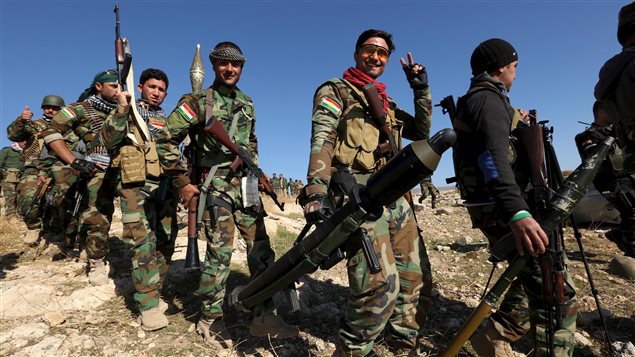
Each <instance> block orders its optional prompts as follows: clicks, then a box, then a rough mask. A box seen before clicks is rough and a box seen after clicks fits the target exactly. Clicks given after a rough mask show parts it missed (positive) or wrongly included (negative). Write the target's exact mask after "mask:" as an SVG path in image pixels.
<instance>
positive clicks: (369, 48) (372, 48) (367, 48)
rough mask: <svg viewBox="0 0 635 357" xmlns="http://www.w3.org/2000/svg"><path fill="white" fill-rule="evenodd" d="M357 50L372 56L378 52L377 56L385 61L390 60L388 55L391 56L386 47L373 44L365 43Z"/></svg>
mask: <svg viewBox="0 0 635 357" xmlns="http://www.w3.org/2000/svg"><path fill="white" fill-rule="evenodd" d="M357 52H359V53H360V54H362V55H364V56H372V55H373V54H374V53H377V57H379V59H381V60H384V61H386V60H388V57H389V56H390V53H389V52H388V50H387V49H385V48H384V47H381V46H377V45H371V44H368V45H363V46H362V47H360V48H359V49H358V50H357Z"/></svg>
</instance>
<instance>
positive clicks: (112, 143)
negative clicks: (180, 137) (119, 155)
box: [99, 102, 166, 151]
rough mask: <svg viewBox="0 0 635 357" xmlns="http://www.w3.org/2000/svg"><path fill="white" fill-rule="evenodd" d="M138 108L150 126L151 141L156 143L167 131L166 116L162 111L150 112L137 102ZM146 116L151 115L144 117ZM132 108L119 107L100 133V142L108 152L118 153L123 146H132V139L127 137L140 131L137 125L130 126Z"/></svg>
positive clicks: (110, 115)
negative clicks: (162, 133)
mask: <svg viewBox="0 0 635 357" xmlns="http://www.w3.org/2000/svg"><path fill="white" fill-rule="evenodd" d="M137 108H138V112H139V114H140V115H141V116H142V119H143V120H144V121H145V123H146V125H148V133H149V134H150V136H151V137H150V140H152V141H154V140H155V139H156V137H157V136H158V135H159V132H160V131H161V130H165V121H166V116H165V114H164V112H163V111H162V110H158V111H148V110H147V109H146V107H144V106H143V104H141V102H137ZM144 113H145V114H150V115H147V116H145V117H144ZM129 115H130V106H129V105H127V106H121V105H119V106H117V109H116V110H115V111H113V112H112V113H110V114H109V115H108V118H106V121H104V125H103V126H102V128H101V130H100V131H99V142H100V143H101V144H103V145H104V146H105V147H106V148H107V149H108V150H110V151H116V150H117V149H118V148H120V147H121V146H123V145H128V144H130V139H127V138H126V136H127V134H128V133H130V134H134V133H135V131H140V130H139V129H138V128H137V126H136V125H129V124H128V123H129Z"/></svg>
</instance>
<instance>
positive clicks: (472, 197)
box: [452, 82, 522, 205]
mask: <svg viewBox="0 0 635 357" xmlns="http://www.w3.org/2000/svg"><path fill="white" fill-rule="evenodd" d="M483 90H488V91H491V92H493V93H496V94H497V95H498V96H499V97H500V100H501V102H502V103H503V105H504V106H505V109H506V111H507V112H508V114H509V120H510V123H511V127H510V133H513V130H514V129H515V128H516V126H517V124H518V123H519V122H520V121H521V120H522V119H521V117H520V113H519V112H518V111H517V110H515V109H514V107H513V106H512V105H511V104H510V103H509V102H508V101H507V99H506V98H505V97H504V96H503V94H502V93H501V92H500V90H499V89H498V88H496V87H495V86H494V85H492V84H490V83H488V82H483V85H477V86H474V87H472V88H470V90H469V91H468V92H467V93H466V94H465V95H464V96H462V97H460V98H459V100H458V101H457V115H456V119H455V121H454V123H453V126H454V130H455V131H457V133H459V134H460V132H463V134H462V135H472V128H471V126H470V125H469V124H468V122H467V121H466V118H464V110H465V102H466V100H467V99H468V98H469V97H470V96H471V95H473V94H474V93H477V92H480V91H483ZM515 142H516V139H515V138H514V137H513V134H510V145H509V149H508V154H507V159H508V160H509V163H510V164H511V165H512V169H513V170H514V173H515V174H516V173H517V170H516V165H515V163H516V157H517V155H516V148H515V147H514V143H515ZM473 150H474V148H472V147H466V148H463V147H461V146H460V144H459V143H457V145H455V146H454V148H453V152H452V159H453V161H454V169H455V175H456V178H457V182H458V187H459V191H460V194H461V198H462V199H463V200H465V201H466V205H470V204H476V205H478V204H486V203H493V198H492V197H491V194H490V193H489V190H488V189H487V186H486V185H485V182H484V179H483V173H482V172H481V170H480V169H479V167H478V166H477V165H475V164H474V163H473V162H470V161H468V158H470V157H473V155H467V154H466V153H472V152H473ZM519 176H520V175H519Z"/></svg>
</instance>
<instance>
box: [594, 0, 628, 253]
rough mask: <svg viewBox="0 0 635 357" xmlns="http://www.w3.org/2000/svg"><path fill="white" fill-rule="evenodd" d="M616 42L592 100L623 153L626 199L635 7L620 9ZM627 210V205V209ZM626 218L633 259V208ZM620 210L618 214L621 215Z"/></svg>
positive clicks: (623, 232)
mask: <svg viewBox="0 0 635 357" xmlns="http://www.w3.org/2000/svg"><path fill="white" fill-rule="evenodd" d="M617 40H618V41H619V43H620V44H621V45H622V52H620V53H619V54H617V55H615V56H613V58H611V59H610V60H608V61H607V62H606V63H605V64H604V66H603V67H602V69H601V70H600V75H599V77H600V78H599V80H598V83H597V84H596V86H595V98H596V99H597V100H598V101H601V102H602V106H603V107H604V109H605V110H606V112H607V113H608V117H609V119H610V120H611V121H612V123H613V127H614V128H615V133H616V134H617V139H618V145H619V146H620V147H621V149H622V157H623V159H624V173H625V176H626V177H625V178H624V179H622V180H621V181H624V180H626V181H625V182H623V183H622V185H623V186H624V187H626V190H627V191H628V192H627V195H631V197H633V196H632V195H634V194H635V192H633V191H634V190H633V187H635V181H634V179H633V178H634V177H635V176H634V175H635V100H633V96H634V95H635V80H633V79H634V78H635V3H630V4H628V5H625V6H624V7H622V9H621V10H620V12H619V15H618V25H617ZM629 206H630V205H629ZM627 210H629V211H630V213H629V214H626V215H624V214H623V213H622V214H621V215H622V221H623V222H622V225H621V226H620V228H621V229H620V233H621V236H622V237H621V239H622V244H621V246H620V248H622V249H623V250H624V251H625V252H626V255H627V256H629V257H632V258H635V224H628V222H626V223H625V222H624V221H625V220H626V221H631V222H632V221H635V208H631V207H629V208H627ZM622 211H623V210H620V213H621V212H622ZM629 216H630V218H629Z"/></svg>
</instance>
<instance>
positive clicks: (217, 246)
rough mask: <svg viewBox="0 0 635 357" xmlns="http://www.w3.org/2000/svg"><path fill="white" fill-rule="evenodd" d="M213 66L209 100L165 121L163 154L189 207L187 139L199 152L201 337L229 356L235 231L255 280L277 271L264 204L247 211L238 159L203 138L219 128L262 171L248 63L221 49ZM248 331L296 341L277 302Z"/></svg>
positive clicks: (189, 98)
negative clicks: (245, 78)
mask: <svg viewBox="0 0 635 357" xmlns="http://www.w3.org/2000/svg"><path fill="white" fill-rule="evenodd" d="M210 60H211V62H212V66H213V69H214V72H215V74H216V77H215V81H214V83H213V85H212V86H211V87H209V88H207V89H206V90H205V91H203V92H197V93H191V94H186V95H185V96H183V97H182V98H181V99H180V100H179V104H178V106H177V108H176V109H175V110H174V111H173V112H172V113H171V114H170V116H169V117H168V120H167V128H168V132H169V133H168V134H169V135H168V136H166V137H165V138H161V137H160V138H159V140H158V148H159V156H160V158H161V162H162V165H163V168H164V170H165V172H166V173H167V174H170V175H172V176H174V179H173V181H174V184H175V186H176V187H177V188H178V189H179V190H180V196H181V199H182V200H183V201H184V202H185V204H186V206H187V205H188V203H189V201H190V200H191V199H192V197H193V196H194V195H196V194H198V193H199V188H198V187H196V186H195V185H193V184H192V183H191V181H190V179H189V178H188V176H186V173H187V171H186V170H185V168H184V167H183V165H182V164H181V163H180V162H179V159H178V144H179V143H180V142H181V140H183V138H185V136H186V135H187V134H188V133H189V135H190V136H191V137H192V142H193V143H194V144H195V145H196V146H197V148H196V153H197V157H196V158H195V164H194V165H195V166H196V167H195V168H194V169H195V170H196V171H195V172H198V173H199V174H200V175H198V176H200V182H205V183H203V185H202V186H201V187H200V188H201V191H202V192H203V193H204V194H203V195H202V196H201V197H200V198H199V200H202V202H204V203H205V207H207V209H206V210H205V211H206V212H205V213H206V216H204V225H205V227H204V228H205V229H204V230H205V235H206V238H207V251H206V254H205V262H204V264H203V271H202V275H201V280H200V285H199V289H198V294H199V296H201V299H202V316H201V319H200V320H199V322H198V324H197V331H198V332H199V333H200V334H201V335H202V336H203V338H204V339H205V342H206V343H208V344H209V345H211V346H213V347H216V348H223V347H228V346H229V345H231V344H232V342H231V338H230V336H229V335H228V333H227V330H226V329H225V327H224V324H223V321H222V317H223V310H222V303H223V297H224V295H225V284H226V280H227V276H228V275H229V263H230V260H231V256H232V250H233V242H234V231H235V229H236V228H238V230H239V231H240V234H241V236H242V238H243V239H244V240H245V242H246V243H247V263H248V265H249V271H250V274H251V276H252V277H253V276H257V275H258V274H260V273H261V272H262V271H263V270H264V269H265V268H267V267H268V266H269V265H270V264H271V263H273V261H274V252H273V250H272V249H271V246H270V243H269V236H268V235H267V232H266V230H265V225H264V218H263V216H264V211H263V210H262V208H261V203H260V202H258V204H255V205H250V206H248V207H244V206H243V194H242V192H241V179H242V178H243V177H244V176H246V172H245V168H244V167H241V168H240V169H239V170H237V171H236V172H233V171H232V170H231V169H230V165H231V163H232V161H233V160H234V155H232V154H231V153H229V152H228V151H226V150H225V148H224V147H223V146H222V145H221V144H220V143H219V142H217V141H216V140H214V139H213V138H212V137H211V136H209V135H208V134H207V133H206V132H205V131H204V128H205V123H206V122H207V121H210V120H217V121H219V122H220V123H222V125H223V126H224V127H225V130H227V131H228V133H229V137H230V138H231V140H233V142H234V143H236V144H237V145H239V146H240V147H241V148H242V149H244V150H245V152H247V153H248V154H249V155H250V156H251V158H252V160H253V161H254V162H255V163H256V164H257V163H258V142H257V139H256V134H255V112H254V107H253V102H252V101H251V99H250V98H249V97H248V96H247V95H245V94H244V93H243V92H242V91H240V89H238V87H236V84H237V82H238V80H239V79H240V75H241V72H242V68H243V65H244V62H245V58H244V56H243V54H242V52H241V50H240V48H238V46H236V45H235V44H233V43H231V42H221V43H219V44H218V45H216V47H215V48H214V50H213V51H212V52H211V53H210ZM205 193H207V194H205ZM258 200H259V199H258ZM199 207H201V206H200V205H199ZM249 331H250V333H251V334H252V335H256V336H266V335H267V334H270V335H272V336H277V337H290V336H294V335H297V334H298V329H297V327H295V326H290V325H287V324H286V323H285V322H284V321H283V320H282V319H281V318H280V317H279V316H278V315H277V314H276V313H275V309H274V305H273V302H272V301H271V300H268V301H267V302H266V303H264V305H263V306H259V307H257V308H256V309H255V311H254V320H253V322H252V324H251V326H250V329H249Z"/></svg>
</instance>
